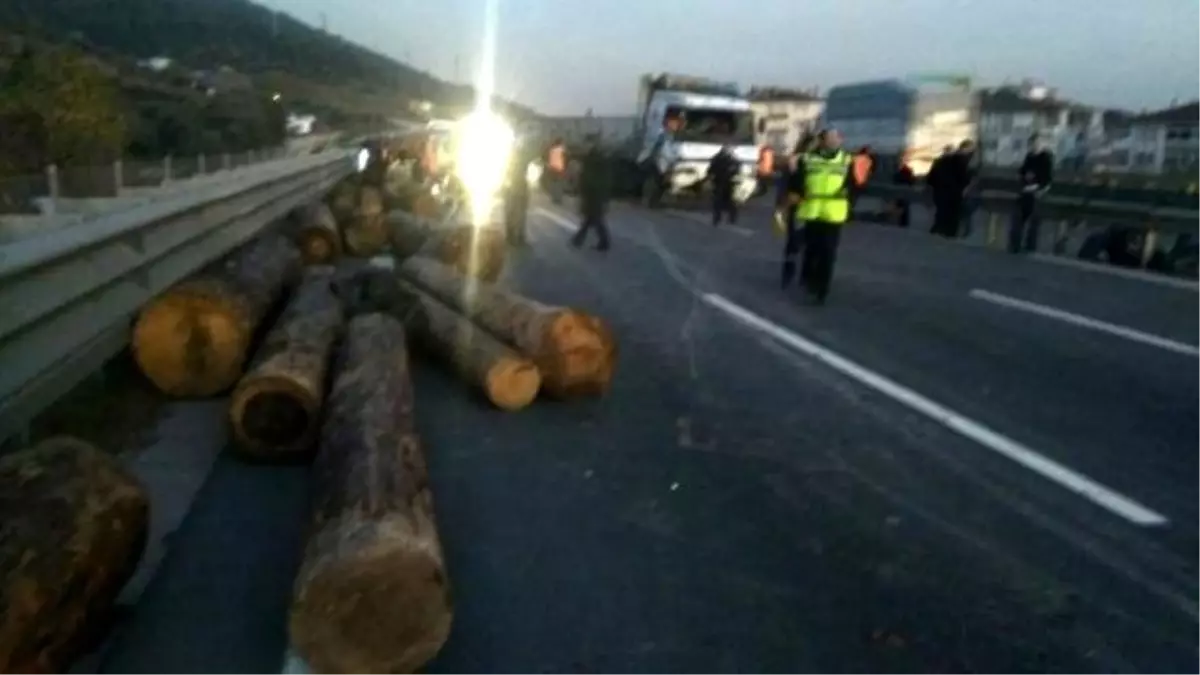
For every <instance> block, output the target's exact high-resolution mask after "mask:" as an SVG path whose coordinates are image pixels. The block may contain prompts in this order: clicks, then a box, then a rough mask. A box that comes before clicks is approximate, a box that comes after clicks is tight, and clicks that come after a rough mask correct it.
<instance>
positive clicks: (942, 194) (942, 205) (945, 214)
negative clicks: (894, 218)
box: [925, 145, 965, 238]
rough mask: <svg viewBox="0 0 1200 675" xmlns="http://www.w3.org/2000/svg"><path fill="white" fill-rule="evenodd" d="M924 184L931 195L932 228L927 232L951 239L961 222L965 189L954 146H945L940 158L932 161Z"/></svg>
mask: <svg viewBox="0 0 1200 675" xmlns="http://www.w3.org/2000/svg"><path fill="white" fill-rule="evenodd" d="M925 182H926V184H928V185H929V190H930V192H932V193H933V227H931V228H929V231H930V232H932V233H933V234H938V235H941V236H943V237H947V238H953V237H954V236H955V235H956V234H957V233H958V224H959V221H961V220H962V202H963V199H962V191H963V188H964V187H965V185H964V184H963V183H962V175H961V172H960V171H959V167H958V161H957V154H956V153H955V152H954V146H951V145H947V146H946V147H945V148H943V149H942V154H941V156H939V157H938V158H937V159H935V160H933V166H931V167H929V174H928V175H927V176H925Z"/></svg>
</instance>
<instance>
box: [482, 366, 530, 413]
mask: <svg viewBox="0 0 1200 675" xmlns="http://www.w3.org/2000/svg"><path fill="white" fill-rule="evenodd" d="M541 386H542V375H541V373H540V372H539V371H538V368H537V366H535V365H533V363H532V362H530V361H527V360H525V359H522V358H515V357H505V358H501V359H499V360H498V361H496V363H495V365H493V366H492V368H491V369H490V370H489V371H488V373H487V378H486V382H485V383H484V388H485V389H486V391H487V397H488V400H489V401H491V402H492V403H494V404H495V405H496V407H497V408H500V409H501V410H520V409H522V408H524V407H526V406H528V405H529V404H530V403H533V399H534V398H536V397H537V393H538V390H539V389H540V388H541Z"/></svg>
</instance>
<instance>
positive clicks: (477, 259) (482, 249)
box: [386, 211, 508, 283]
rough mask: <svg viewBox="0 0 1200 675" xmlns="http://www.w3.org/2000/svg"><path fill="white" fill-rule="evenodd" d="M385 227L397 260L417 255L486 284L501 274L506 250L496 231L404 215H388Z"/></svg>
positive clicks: (501, 232)
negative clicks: (433, 260)
mask: <svg viewBox="0 0 1200 675" xmlns="http://www.w3.org/2000/svg"><path fill="white" fill-rule="evenodd" d="M386 226H387V231H388V239H389V240H390V241H391V244H392V253H393V254H394V255H395V256H396V259H397V260H405V259H407V258H409V257H411V256H413V255H416V254H418V253H419V254H422V255H426V256H428V257H430V258H433V259H435V260H437V261H439V262H441V263H442V264H444V265H448V266H449V267H451V268H453V269H454V270H455V271H457V272H458V273H459V274H461V275H463V276H471V277H474V278H476V279H479V280H481V281H486V282H489V283H490V282H493V281H495V280H496V279H498V278H499V277H500V273H501V272H503V271H504V264H505V261H506V259H507V256H508V246H507V240H506V237H505V234H504V230H502V229H500V228H498V227H474V226H472V225H466V224H453V225H449V224H440V223H437V222H434V221H432V220H429V219H426V218H422V217H421V216H417V215H414V214H412V213H407V212H404V211H392V212H391V213H389V214H388V216H387V221H386Z"/></svg>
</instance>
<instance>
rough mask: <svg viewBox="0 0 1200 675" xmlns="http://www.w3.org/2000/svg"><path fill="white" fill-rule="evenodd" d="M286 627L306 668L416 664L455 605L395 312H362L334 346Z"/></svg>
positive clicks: (390, 668) (402, 669) (433, 647)
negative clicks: (308, 518) (307, 522)
mask: <svg viewBox="0 0 1200 675" xmlns="http://www.w3.org/2000/svg"><path fill="white" fill-rule="evenodd" d="M312 476H313V479H312V480H313V486H312V488H313V530H312V532H311V534H310V537H309V540H308V545H307V547H306V550H305V554H304V561H303V563H302V564H301V568H300V572H299V573H298V575H297V578H296V586H295V594H294V597H293V602H292V608H291V614H290V620H289V632H290V635H291V641H292V644H293V645H294V646H295V647H296V649H297V651H298V652H299V653H300V655H301V656H303V657H304V659H305V660H306V661H307V662H308V664H309V665H310V666H311V667H312V669H313V670H314V671H315V672H323V673H407V672H414V671H416V670H417V669H418V668H420V667H421V666H422V665H423V664H425V663H426V662H427V661H428V660H429V659H431V658H433V656H434V655H435V654H436V653H437V652H438V650H439V649H440V648H441V646H442V643H444V642H445V640H446V636H447V635H448V634H449V632H450V623H451V619H452V615H453V610H452V607H451V597H450V586H449V583H448V581H447V578H446V571H445V563H444V561H443V557H442V548H441V543H440V542H439V539H438V535H437V529H436V527H435V520H434V513H433V500H432V497H431V494H430V491H429V484H428V477H427V473H426V468H425V460H424V456H423V455H422V452H421V447H420V443H419V441H418V438H417V434H416V432H415V430H414V427H413V391H412V383H411V382H410V380H409V377H408V355H407V351H406V349H405V341H404V329H403V327H402V325H401V324H400V322H399V321H398V320H396V319H394V318H392V317H389V316H386V315H384V314H365V315H362V316H358V317H355V318H353V319H351V320H350V322H349V323H348V324H347V327H346V332H345V337H344V339H343V341H342V344H341V346H340V348H339V350H338V358H337V365H336V368H335V372H334V381H333V386H332V388H331V391H330V393H329V399H328V403H327V406H326V418H325V422H324V424H323V425H322V430H321V443H320V447H319V449H318V451H317V456H316V460H315V461H314V465H313V470H312Z"/></svg>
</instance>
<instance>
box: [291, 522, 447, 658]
mask: <svg viewBox="0 0 1200 675" xmlns="http://www.w3.org/2000/svg"><path fill="white" fill-rule="evenodd" d="M366 527H368V528H374V527H378V528H380V529H387V527H388V524H387V523H386V522H383V523H378V524H373V525H369V526H366ZM361 534H363V536H365V537H367V538H372V537H376V536H380V535H379V534H369V533H361ZM337 536H339V537H343V536H346V535H345V534H341V533H339V534H338V535H337ZM383 541H387V542H388V544H389V545H386V546H385V545H382V544H378V543H377V544H376V545H374V546H371V547H368V548H365V549H362V550H360V551H359V552H358V554H357V555H355V556H354V557H339V558H324V559H322V560H321V562H319V563H318V564H317V565H315V566H314V567H313V568H310V569H309V570H302V571H301V575H302V576H303V577H304V578H305V582H306V583H305V584H304V585H303V586H302V588H303V589H304V590H303V593H301V594H299V595H297V597H296V599H295V603H294V604H293V606H292V612H291V620H290V633H291V638H292V642H293V644H294V645H295V646H296V648H297V650H298V651H299V652H300V653H301V654H302V655H304V657H305V659H306V660H307V661H308V662H309V665H310V666H311V667H312V669H313V670H314V671H315V672H322V673H411V672H416V671H417V670H418V669H419V668H420V667H422V666H423V665H425V664H426V663H427V662H428V661H429V660H430V659H432V658H433V657H434V656H435V655H437V652H438V650H439V649H441V647H442V644H443V643H445V641H446V638H447V637H448V636H449V634H450V624H451V621H452V618H453V612H452V611H451V600H450V588H449V583H448V581H447V579H446V577H445V574H444V572H443V569H442V564H441V561H440V558H439V557H438V556H437V555H434V554H431V551H430V550H429V549H428V548H425V547H422V546H421V540H412V539H409V540H407V541H408V542H409V543H412V544H413V546H412V547H400V546H395V545H392V543H393V542H398V541H404V540H402V539H400V538H398V537H395V535H394V534H393V535H387V537H386V539H384V540H383ZM318 548H319V547H318ZM397 645H405V648H404V649H401V650H398V649H397Z"/></svg>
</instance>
